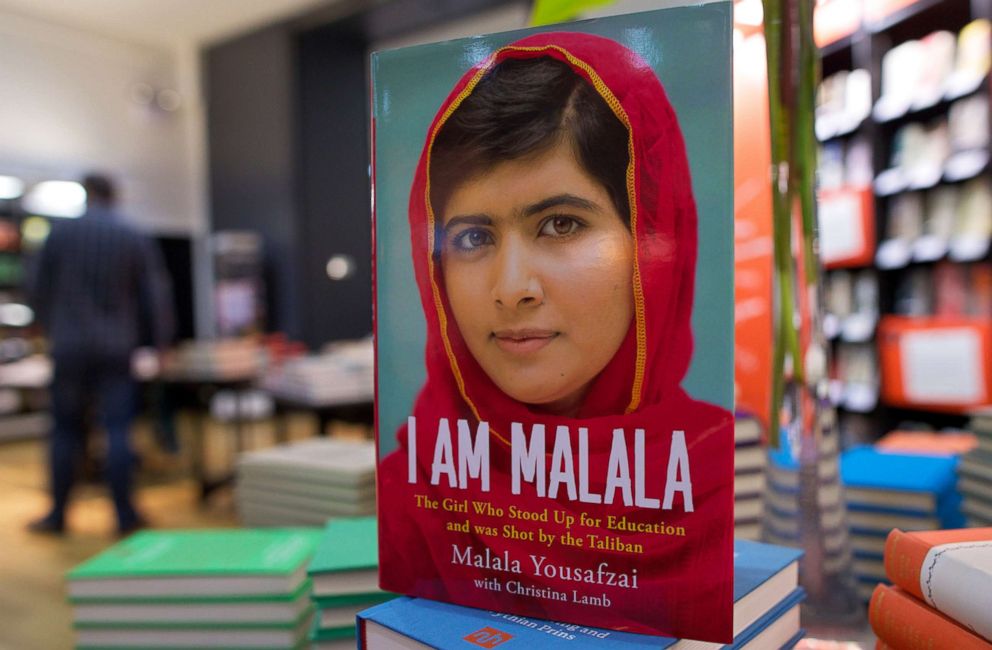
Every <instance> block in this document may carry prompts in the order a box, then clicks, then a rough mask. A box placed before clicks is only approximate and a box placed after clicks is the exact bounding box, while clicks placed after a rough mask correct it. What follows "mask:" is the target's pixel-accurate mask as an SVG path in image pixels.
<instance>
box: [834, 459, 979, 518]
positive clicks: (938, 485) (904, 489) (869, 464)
mask: <svg viewBox="0 0 992 650" xmlns="http://www.w3.org/2000/svg"><path fill="white" fill-rule="evenodd" d="M958 460H959V457H958V456H929V455H924V454H898V453H890V452H883V451H879V450H877V449H875V448H874V447H855V448H853V449H849V450H847V451H845V452H844V453H843V454H841V480H842V481H843V483H844V490H845V495H846V498H847V502H848V510H849V519H850V521H851V527H852V529H859V530H861V529H864V530H872V529H876V528H878V529H883V528H888V529H891V528H893V527H899V528H903V529H904V530H906V529H907V528H908V529H910V530H918V529H926V528H960V527H961V526H963V525H964V517H963V516H962V514H961V495H960V494H959V493H958V490H957V477H956V475H955V468H956V466H957V464H958ZM875 524H877V525H875ZM904 526H905V527H904Z"/></svg>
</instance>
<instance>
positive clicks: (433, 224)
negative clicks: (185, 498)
mask: <svg viewBox="0 0 992 650" xmlns="http://www.w3.org/2000/svg"><path fill="white" fill-rule="evenodd" d="M731 28H732V20H731V7H730V3H728V2H717V3H712V4H707V5H705V6H698V7H684V8H676V9H667V10H662V11H658V12H649V13H641V14H630V15H625V16H617V17H613V18H607V19H601V20H595V21H587V22H578V23H570V24H569V25H568V27H567V29H568V31H567V32H562V31H555V30H554V29H555V28H551V29H550V30H549V29H536V30H523V31H519V32H507V33H502V34H495V35H490V36H482V37H475V38H471V39H463V40H458V41H450V42H446V43H439V44H433V45H425V46H418V47H413V48H406V49H402V50H394V51H389V52H380V53H375V54H374V55H373V58H372V78H373V97H372V102H373V107H372V115H373V150H374V167H373V175H374V186H375V197H374V198H375V242H376V249H375V288H376V302H375V304H376V309H375V327H376V344H377V391H376V396H377V400H376V409H377V417H376V423H377V442H378V453H379V471H378V480H379V483H378V488H379V489H378V495H379V503H378V507H379V517H380V524H379V536H380V545H379V548H380V584H381V586H382V588H383V589H386V590H388V591H394V592H399V593H405V594H410V595H416V596H422V597H427V598H431V599H437V600H445V601H451V602H455V603H458V604H462V605H470V606H474V607H481V608H491V609H496V610H500V611H506V612H511V613H514V614H519V615H525V616H539V617H544V618H553V619H556V620H563V621H572V622H576V621H588V620H590V619H592V620H596V621H597V622H600V623H601V624H602V625H603V626H605V627H611V628H616V629H623V630H626V631H630V632H638V633H649V634H651V633H653V634H659V635H661V634H665V635H672V636H680V637H692V638H698V639H705V640H710V641H718V642H727V641H729V640H730V639H731V636H732V635H731V628H732V623H731V606H732V585H731V577H732V541H733V540H732V535H733V474H734V467H733V451H734V418H733V355H734V351H733V343H734V305H733V295H732V294H733V259H732V251H733V197H732V195H733V180H732V179H733V164H732V163H733V150H732V132H731V123H732V121H731V113H732V110H731V98H732V93H731V74H730V44H731ZM665 53H672V54H671V55H669V54H665ZM675 53H677V55H675Z"/></svg>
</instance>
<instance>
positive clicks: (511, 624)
mask: <svg viewBox="0 0 992 650" xmlns="http://www.w3.org/2000/svg"><path fill="white" fill-rule="evenodd" d="M805 597H806V594H805V592H804V591H803V589H802V588H801V587H797V588H796V589H794V590H793V592H792V593H791V594H789V596H787V597H786V598H785V599H783V600H782V601H781V602H780V603H778V604H776V605H775V606H774V607H772V608H771V609H769V610H768V611H767V612H765V613H764V614H763V615H762V616H761V617H759V618H758V620H756V621H754V623H752V624H751V625H750V626H749V627H747V628H745V629H744V630H743V631H742V632H741V634H739V635H737V637H735V638H734V642H733V643H732V644H728V645H720V644H717V643H708V642H705V641H693V640H690V639H673V638H670V637H663V636H647V635H643V634H629V633H627V632H616V631H613V630H603V629H599V628H593V627H585V626H582V625H575V624H571V623H555V622H552V621H543V620H539V619H533V618H526V617H523V616H516V615H513V614H501V613H499V612H489V611H485V610H482V609H473V608H471V607H462V606H460V605H452V604H450V603H440V602H437V601H433V600H427V599H425V598H410V597H409V596H404V597H402V598H397V599H395V600H391V601H389V602H387V603H383V604H381V605H376V606H375V607H372V608H370V609H367V610H365V611H364V612H360V613H359V614H358V636H359V647H361V648H367V649H368V650H376V649H377V648H396V647H406V648H460V647H465V648H470V647H472V646H473V645H475V646H480V647H483V648H495V647H497V646H499V647H500V648H507V650H511V649H512V648H534V647H544V648H549V649H551V650H554V649H555V648H577V647H587V646H593V645H594V646H595V647H597V648H603V649H605V650H649V649H650V650H697V649H698V650H703V649H706V650H710V649H712V650H717V649H719V650H764V649H766V648H782V647H791V646H792V645H794V644H795V643H796V642H798V640H799V639H800V638H802V635H803V633H802V630H801V628H800V627H799V605H800V603H801V602H802V601H803V599H804V598H805Z"/></svg>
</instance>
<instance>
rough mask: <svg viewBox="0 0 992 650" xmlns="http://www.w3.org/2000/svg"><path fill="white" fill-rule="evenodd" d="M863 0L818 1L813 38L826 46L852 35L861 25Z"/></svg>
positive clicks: (820, 45)
mask: <svg viewBox="0 0 992 650" xmlns="http://www.w3.org/2000/svg"><path fill="white" fill-rule="evenodd" d="M863 7H864V2H863V1H862V0H827V1H826V2H818V3H817V5H816V10H815V13H814V14H813V40H814V41H815V42H816V45H817V47H824V46H826V45H829V44H831V43H833V42H834V41H839V40H840V39H842V38H844V37H845V36H850V35H851V34H853V33H854V32H856V31H858V27H860V26H861V12H862V9H863Z"/></svg>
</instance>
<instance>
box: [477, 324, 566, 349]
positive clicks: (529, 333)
mask: <svg viewBox="0 0 992 650" xmlns="http://www.w3.org/2000/svg"><path fill="white" fill-rule="evenodd" d="M557 337H558V332H555V331H553V330H539V329H521V330H498V331H495V332H493V340H494V341H495V342H496V346H497V347H498V348H499V349H500V350H502V351H503V352H508V353H510V354H532V353H534V352H537V351H538V350H540V349H541V348H543V347H544V346H546V345H548V344H549V343H551V341H553V340H555V338H557Z"/></svg>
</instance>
